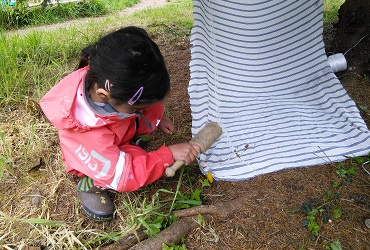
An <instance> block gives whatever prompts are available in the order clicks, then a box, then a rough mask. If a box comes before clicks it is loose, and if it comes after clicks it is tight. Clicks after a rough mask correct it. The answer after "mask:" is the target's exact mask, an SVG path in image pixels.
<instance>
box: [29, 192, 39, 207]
mask: <svg viewBox="0 0 370 250" xmlns="http://www.w3.org/2000/svg"><path fill="white" fill-rule="evenodd" d="M31 204H32V206H38V205H40V204H41V195H40V192H38V191H36V192H35V194H34V195H33V196H32V199H31Z"/></svg>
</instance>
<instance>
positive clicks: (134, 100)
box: [127, 87, 144, 105]
mask: <svg viewBox="0 0 370 250" xmlns="http://www.w3.org/2000/svg"><path fill="white" fill-rule="evenodd" d="M143 90H144V87H141V88H140V89H139V90H138V91H136V93H135V94H134V95H133V96H132V97H131V98H130V100H128V101H127V104H128V105H134V103H135V102H137V101H138V100H139V98H140V96H141V94H142V93H143Z"/></svg>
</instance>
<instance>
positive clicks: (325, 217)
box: [322, 214, 330, 223]
mask: <svg viewBox="0 0 370 250" xmlns="http://www.w3.org/2000/svg"><path fill="white" fill-rule="evenodd" d="M329 219H330V216H329V215H328V214H324V216H323V217H322V222H324V223H327V222H328V221H329Z"/></svg>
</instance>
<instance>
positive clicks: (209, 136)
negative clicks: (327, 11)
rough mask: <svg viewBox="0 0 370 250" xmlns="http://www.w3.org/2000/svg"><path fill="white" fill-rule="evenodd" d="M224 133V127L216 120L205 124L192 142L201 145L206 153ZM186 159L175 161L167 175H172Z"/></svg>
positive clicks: (167, 169)
mask: <svg viewBox="0 0 370 250" xmlns="http://www.w3.org/2000/svg"><path fill="white" fill-rule="evenodd" d="M221 134H222V128H221V127H220V126H219V125H218V124H217V123H215V122H210V123H208V124H207V125H205V126H204V127H203V128H202V129H201V130H200V131H199V132H198V134H196V135H195V136H194V138H192V139H191V140H190V143H192V144H196V145H198V146H199V147H200V152H201V153H204V152H205V151H206V150H207V149H209V147H211V146H212V144H213V143H214V142H215V141H216V140H217V138H218V137H220V135H221ZM184 164H185V162H184V161H175V163H174V164H172V166H171V167H168V168H166V176H167V177H172V176H174V175H175V172H176V171H177V170H178V169H179V168H181V166H182V165H184Z"/></svg>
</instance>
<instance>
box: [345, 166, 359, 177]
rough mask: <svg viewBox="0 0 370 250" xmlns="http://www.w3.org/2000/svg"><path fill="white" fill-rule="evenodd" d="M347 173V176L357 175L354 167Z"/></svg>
mask: <svg viewBox="0 0 370 250" xmlns="http://www.w3.org/2000/svg"><path fill="white" fill-rule="evenodd" d="M346 172H347V175H357V173H356V171H355V168H354V167H350V168H348V169H347V171H346Z"/></svg>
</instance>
